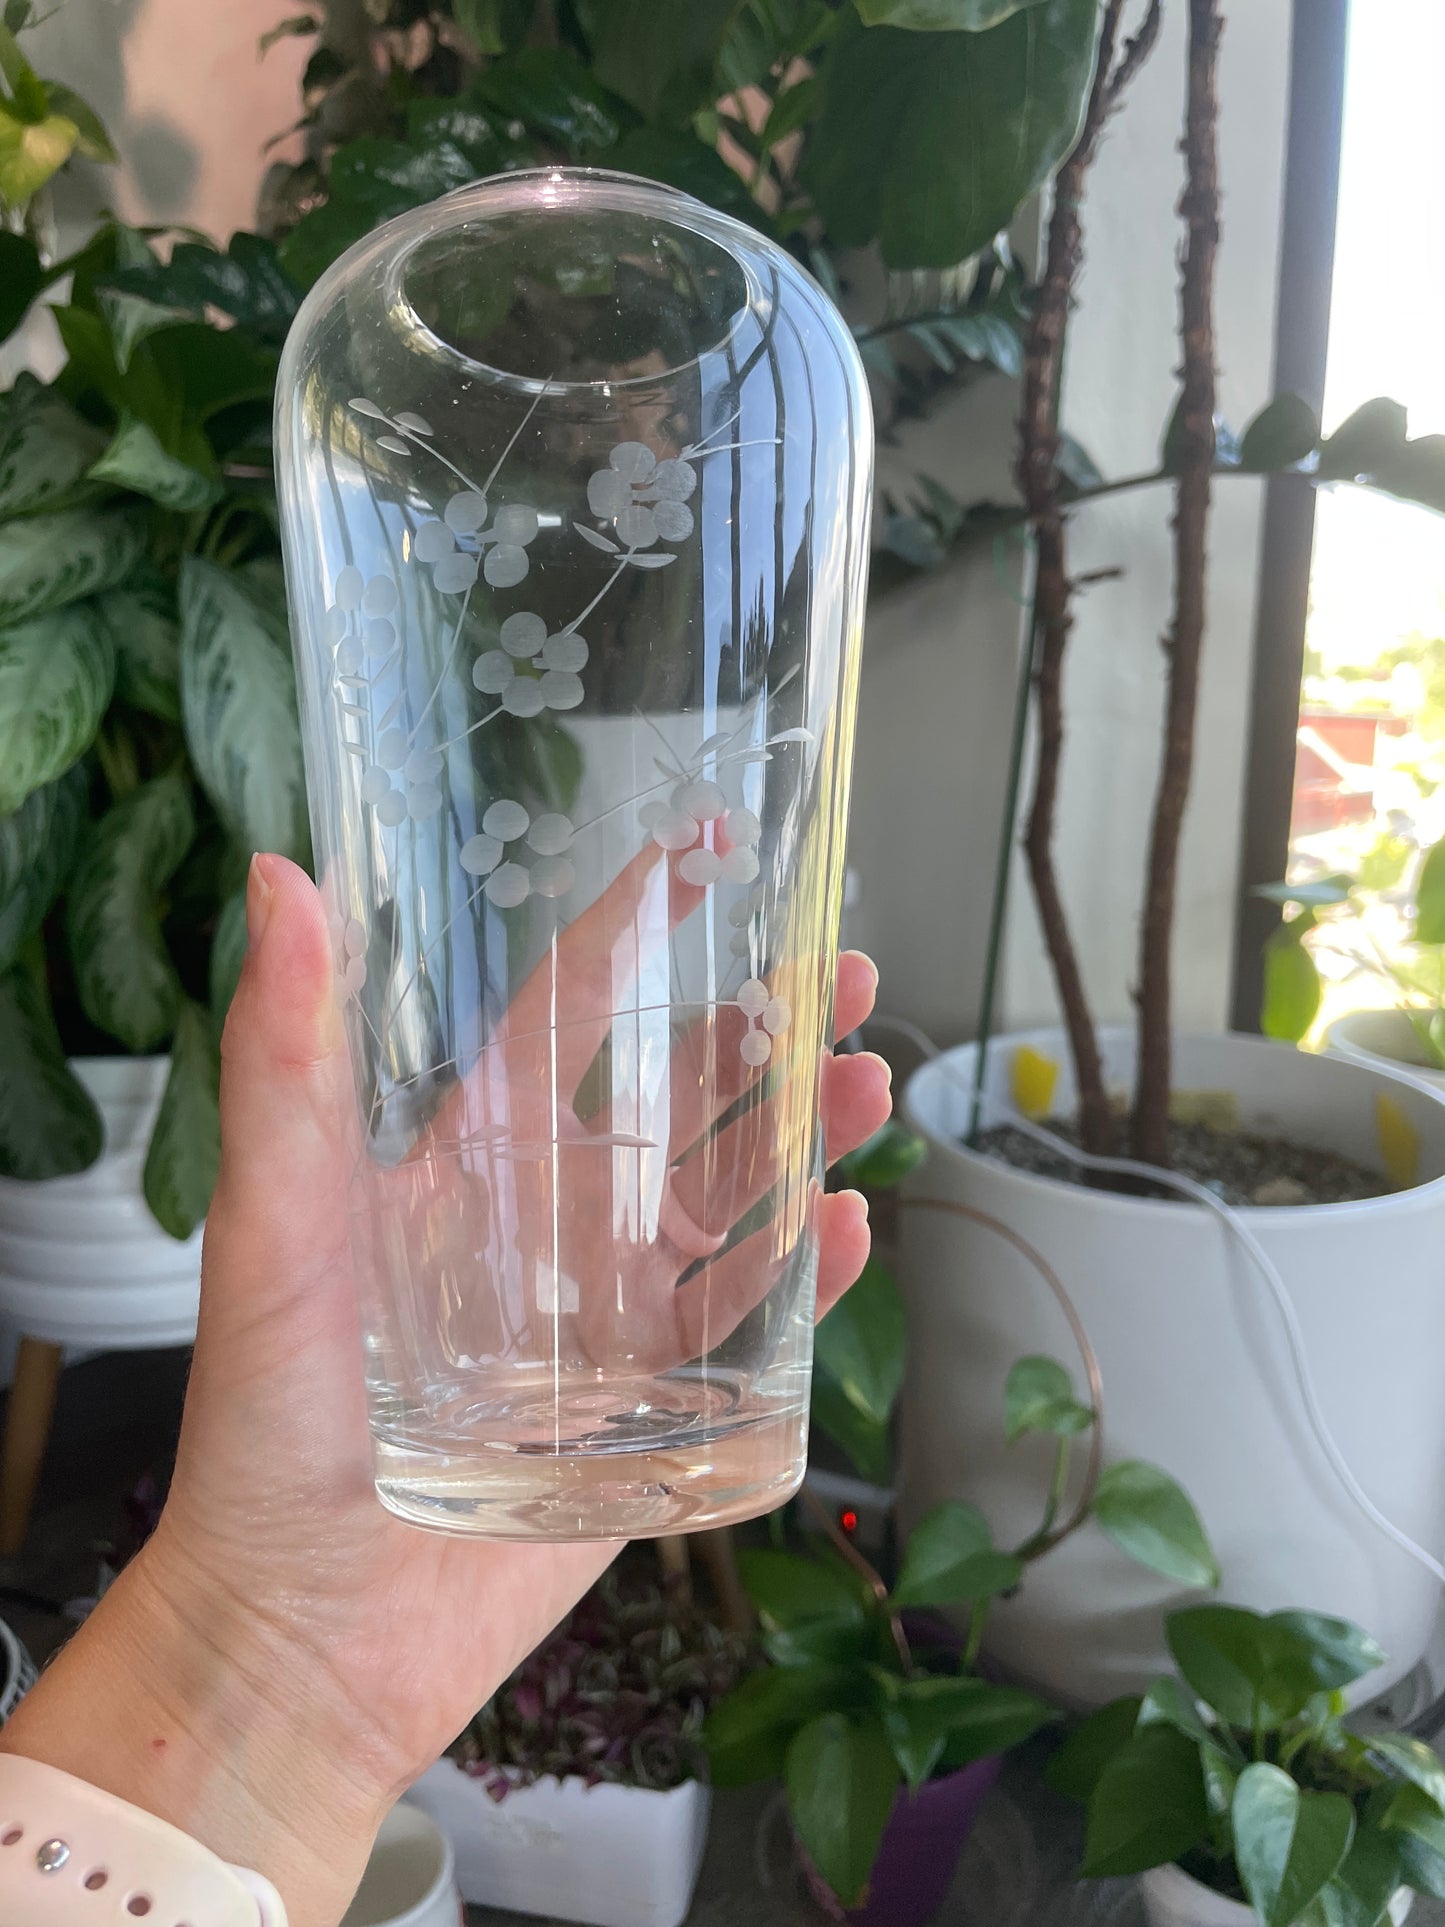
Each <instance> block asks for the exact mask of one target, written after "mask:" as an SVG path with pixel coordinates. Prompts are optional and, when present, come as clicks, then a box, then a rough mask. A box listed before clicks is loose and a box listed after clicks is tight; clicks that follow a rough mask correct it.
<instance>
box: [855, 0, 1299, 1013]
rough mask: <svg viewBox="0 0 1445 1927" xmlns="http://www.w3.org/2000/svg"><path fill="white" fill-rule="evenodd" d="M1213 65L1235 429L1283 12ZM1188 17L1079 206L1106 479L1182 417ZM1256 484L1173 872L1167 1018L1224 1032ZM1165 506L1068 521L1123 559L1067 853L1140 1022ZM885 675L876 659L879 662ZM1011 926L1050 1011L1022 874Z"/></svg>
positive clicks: (1267, 226)
mask: <svg viewBox="0 0 1445 1927" xmlns="http://www.w3.org/2000/svg"><path fill="white" fill-rule="evenodd" d="M1226 11H1227V15H1228V19H1227V25H1226V28H1225V34H1224V42H1223V48H1222V56H1221V72H1220V93H1221V103H1222V113H1221V124H1220V133H1219V143H1220V171H1221V180H1222V186H1223V217H1222V226H1223V241H1222V246H1221V249H1220V256H1219V292H1218V334H1219V364H1220V389H1219V397H1220V399H1219V407H1220V413H1221V414H1222V415H1223V416H1224V418H1225V419H1226V420H1227V421H1229V422H1231V423H1233V424H1234V425H1235V426H1237V427H1242V425H1243V423H1244V422H1245V421H1246V420H1247V419H1248V418H1249V416H1251V415H1252V414H1253V413H1254V412H1255V411H1256V410H1257V409H1258V408H1259V407H1260V405H1261V404H1262V403H1263V402H1264V401H1265V400H1266V399H1267V398H1268V395H1269V391H1270V389H1269V385H1270V371H1271V365H1272V359H1273V343H1274V321H1275V292H1276V283H1277V279H1278V260H1279V241H1280V219H1281V211H1282V202H1283V172H1284V147H1285V133H1286V126H1285V122H1286V114H1287V104H1288V54H1289V27H1290V0H1248V4H1247V5H1246V4H1244V0H1234V4H1233V5H1232V6H1228V7H1227V9H1226ZM1183 101H1184V9H1183V8H1182V7H1180V6H1169V7H1166V8H1165V24H1164V30H1163V32H1162V34H1161V37H1160V44H1159V46H1158V47H1157V48H1156V49H1155V52H1154V55H1153V58H1152V59H1151V60H1150V62H1149V64H1148V66H1147V67H1146V68H1145V69H1144V71H1143V73H1142V74H1141V75H1140V77H1139V80H1138V82H1137V84H1136V86H1135V89H1134V91H1133V93H1132V94H1131V96H1130V98H1129V101H1128V103H1127V105H1126V106H1125V107H1124V109H1123V110H1122V111H1121V113H1120V115H1119V117H1118V119H1117V120H1116V121H1115V123H1114V124H1113V126H1112V127H1111V129H1110V130H1109V133H1108V135H1107V137H1106V141H1105V146H1104V148H1103V151H1102V153H1101V155H1100V157H1099V160H1098V163H1097V165H1096V166H1095V169H1094V173H1093V176H1092V179H1091V182H1090V186H1089V191H1088V200H1087V205H1086V208H1085V217H1084V218H1085V229H1086V239H1085V268H1084V274H1083V279H1082V283H1081V288H1080V302H1079V307H1078V311H1077V314H1076V317H1075V320H1074V324H1073V327H1072V330H1071V332H1070V336H1069V347H1068V362H1067V369H1066V374H1065V387H1064V398H1063V419H1064V421H1065V424H1066V426H1067V427H1068V428H1069V429H1070V430H1071V431H1072V432H1073V434H1075V435H1076V436H1077V437H1078V438H1079V440H1080V441H1081V442H1082V443H1083V444H1084V446H1085V447H1086V448H1087V449H1088V450H1089V452H1090V453H1091V454H1092V455H1093V457H1094V459H1095V461H1096V462H1097V463H1098V464H1099V466H1100V467H1101V468H1102V469H1103V471H1104V472H1105V474H1106V475H1110V476H1114V475H1125V474H1130V473H1134V472H1137V471H1141V470H1146V469H1149V468H1151V467H1153V466H1154V465H1155V462H1156V460H1157V454H1158V447H1159V438H1160V434H1161V431H1162V428H1163V425H1164V422H1165V420H1166V419H1167V417H1168V414H1169V411H1170V409H1171V408H1172V406H1173V399H1174V394H1175V377H1174V370H1175V368H1176V367H1177V363H1178V353H1177V348H1176V344H1175V340H1174V327H1175V298H1176V294H1175V280H1174V274H1173V271H1172V270H1173V262H1174V258H1175V251H1176V249H1177V246H1178V241H1179V233H1180V229H1179V223H1178V221H1177V218H1176V216H1175V212H1174V203H1175V199H1176V197H1177V194H1178V191H1179V187H1180V183H1181V178H1182V161H1181V158H1180V155H1179V153H1178V141H1179V130H1180V126H1181V121H1182V115H1183ZM1262 493H1263V491H1262V485H1261V484H1260V483H1257V482H1254V481H1247V480H1226V481H1224V482H1222V483H1220V484H1219V485H1218V487H1217V488H1216V491H1215V504H1214V518H1213V524H1212V528H1211V533H1210V540H1209V548H1210V558H1211V567H1210V581H1209V597H1210V606H1209V627H1208V634H1207V638H1206V648H1205V659H1204V673H1203V687H1202V692H1201V703H1200V712H1199V731H1198V749H1197V755H1196V764H1195V780H1194V791H1193V801H1192V804H1191V807H1190V811H1189V816H1188V819H1187V823H1186V827H1185V836H1184V848H1183V853H1182V860H1181V864H1180V913H1179V919H1178V925H1177V934H1176V944H1175V983H1176V1003H1175V1012H1176V1021H1177V1023H1178V1024H1179V1026H1180V1027H1181V1028H1190V1027H1200V1028H1204V1027H1207V1028H1222V1027H1223V1026H1224V1024H1225V1022H1226V1013H1227V1007H1228V995H1229V978H1230V968H1231V948H1232V944H1233V936H1234V914H1235V891H1236V864H1237V853H1238V845H1239V830H1240V805H1241V798H1242V791H1243V759H1244V741H1245V723H1246V710H1247V705H1248V701H1249V682H1250V658H1251V648H1252V642H1253V632H1254V612H1255V599H1256V595H1255V591H1256V577H1257V574H1258V567H1259V538H1260V524H1261V516H1262ZM1169 507H1170V503H1169V497H1168V494H1167V492H1164V491H1160V490H1149V491H1147V492H1141V493H1139V494H1137V495H1131V496H1127V497H1119V498H1113V499H1110V500H1107V501H1105V502H1101V503H1099V504H1098V505H1097V506H1094V507H1091V508H1089V509H1088V510H1086V511H1083V512H1081V513H1080V514H1078V515H1077V516H1076V517H1075V518H1074V523H1073V535H1072V547H1071V555H1070V563H1071V567H1072V570H1073V572H1074V573H1076V574H1079V573H1084V572H1087V571H1089V570H1091V569H1096V568H1104V567H1109V566H1113V565H1116V564H1117V565H1122V567H1123V568H1124V569H1125V570H1126V571H1127V574H1126V576H1125V579H1124V580H1123V581H1122V582H1112V583H1105V584H1101V585H1099V586H1097V587H1095V588H1092V589H1090V590H1089V591H1088V592H1087V594H1085V595H1084V596H1082V597H1081V598H1080V600H1079V603H1078V621H1077V626H1076V629H1075V632H1074V638H1073V643H1072V646H1071V653H1070V658H1069V668H1068V678H1067V688H1066V702H1067V713H1068V717H1069V726H1070V730H1071V736H1070V741H1069V748H1068V752H1067V760H1066V763H1065V767H1064V776H1063V786H1062V794H1061V798H1060V809H1059V816H1060V835H1059V844H1058V848H1059V858H1060V865H1061V869H1062V873H1063V876H1064V878H1065V882H1066V891H1067V898H1068V902H1069V905H1070V908H1071V910H1072V912H1073V916H1074V920H1075V928H1076V931H1077V935H1078V940H1079V946H1080V950H1081V953H1082V957H1083V963H1084V968H1085V972H1086V976H1087V981H1088V985H1089V989H1090V991H1091V993H1092V996H1093V998H1094V1004H1095V1009H1096V1012H1097V1014H1098V1015H1099V1016H1101V1017H1105V1018H1116V1019H1118V1018H1123V1019H1128V1018H1130V1017H1131V1016H1132V1007H1131V1004H1130V989H1131V985H1132V983H1133V979H1134V967H1135V966H1134V959H1135V952H1136V947H1137V940H1138V912H1139V900H1140V887H1141V881H1142V875H1143V863H1144V849H1145V841H1146V836H1147V827H1148V815H1149V810H1150V807H1151V804H1152V798H1153V792H1154V783H1155V775H1156V768H1157V757H1158V743H1159V720H1160V714H1161V703H1162V695H1163V687H1164V682H1163V678H1164V668H1165V665H1164V658H1163V654H1162V651H1161V649H1160V646H1159V638H1160V636H1161V634H1162V633H1163V630H1164V628H1165V624H1166V621H1167V617H1168V610H1169V594H1170V576H1171V565H1170V548H1169V529H1168V514H1169ZM875 666H876V665H875ZM1016 879H1017V881H1016V887H1015V889H1014V892H1013V897H1012V914H1011V917H1010V924H1009V948H1008V953H1007V957H1008V962H1007V972H1006V987H1007V1014H1008V1017H1009V1020H1010V1021H1011V1022H1015V1023H1021V1024H1022V1023H1029V1022H1033V1021H1037V1020H1040V1019H1044V1020H1049V1019H1052V1018H1053V1016H1054V1014H1055V1004H1054V998H1053V989H1052V983H1051V980H1050V978H1049V975H1048V970H1047V965H1046V962H1045V959H1044V957H1043V954H1042V950H1041V945H1040V940H1039V934H1038V926H1037V921H1036V919H1035V917H1034V913H1033V906H1032V904H1031V902H1030V901H1029V900H1028V892H1027V886H1026V883H1025V880H1024V878H1023V874H1022V869H1021V867H1019V868H1018V869H1017V871H1016Z"/></svg>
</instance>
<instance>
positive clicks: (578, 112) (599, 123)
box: [472, 47, 632, 160]
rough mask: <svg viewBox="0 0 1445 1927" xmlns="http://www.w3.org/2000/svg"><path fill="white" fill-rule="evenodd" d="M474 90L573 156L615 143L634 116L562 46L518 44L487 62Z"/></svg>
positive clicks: (478, 96) (499, 110)
mask: <svg viewBox="0 0 1445 1927" xmlns="http://www.w3.org/2000/svg"><path fill="white" fill-rule="evenodd" d="M472 91H473V95H474V96H475V98H476V99H478V100H480V101H482V102H483V103H484V104H485V105H486V106H488V107H490V108H493V109H494V110H495V111H496V112H497V113H498V114H500V115H502V116H503V117H504V119H506V120H508V121H520V122H521V123H522V125H523V126H524V127H525V128H526V129H527V130H528V132H529V133H531V134H533V135H540V136H541V137H542V138H543V139H545V140H548V141H555V142H556V143H557V144H558V146H560V147H564V148H565V149H566V150H567V152H568V154H569V155H570V156H571V158H572V159H573V160H582V159H585V158H586V157H587V156H588V155H589V154H598V153H601V152H602V151H603V150H604V149H605V148H609V147H611V146H613V145H614V143H615V142H616V141H617V140H618V139H619V138H620V137H621V135H622V132H623V128H624V126H625V125H626V124H627V123H629V122H630V121H631V119H632V116H631V115H630V114H629V113H628V112H627V110H626V108H625V107H623V105H622V103H621V102H620V101H618V100H616V99H614V98H613V97H612V96H611V95H610V94H609V93H608V92H607V90H606V89H605V88H603V87H599V86H598V84H597V82H596V80H595V79H594V78H593V76H592V75H591V74H590V73H589V72H588V71H587V69H586V68H585V67H584V66H583V65H582V62H581V61H580V60H579V59H578V58H577V56H576V55H575V54H574V53H571V52H569V51H568V50H567V49H566V48H564V47H522V48H520V49H519V50H518V51H517V52H516V53H514V54H511V55H509V56H508V58H507V59H505V60H499V61H497V62H495V63H494V64H493V65H492V66H490V67H488V68H487V69H486V70H485V72H483V73H482V74H481V75H480V76H479V77H478V79H477V82H476V84H475V86H474V88H473V90H472Z"/></svg>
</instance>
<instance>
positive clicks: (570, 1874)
mask: <svg viewBox="0 0 1445 1927" xmlns="http://www.w3.org/2000/svg"><path fill="white" fill-rule="evenodd" d="M408 1798H409V1799H411V1800H414V1801H415V1802H416V1804H417V1805H418V1806H419V1807H422V1808H423V1809H424V1810H425V1811H426V1812H427V1813H429V1814H430V1815H431V1816H432V1818H433V1819H434V1820H435V1821H436V1822H437V1824H438V1825H439V1826H441V1827H442V1828H443V1829H444V1830H445V1831H446V1833H447V1834H449V1835H450V1837H451V1842H452V1846H453V1848H454V1849H455V1852H456V1860H457V1880H458V1884H459V1885H460V1887H461V1890H462V1898H463V1899H464V1900H466V1901H468V1902H470V1903H471V1904H473V1905H476V1906H484V1907H499V1908H502V1909H506V1908H511V1909H512V1910H513V1911H515V1912H517V1913H522V1914H545V1915H550V1916H552V1917H554V1918H556V1919H559V1920H576V1921H583V1922H587V1923H590V1927H678V1924H679V1922H680V1921H681V1920H682V1918H683V1916H684V1915H685V1914H686V1912H687V1910H688V1907H689V1905H690V1904H691V1901H692V1890H693V1887H694V1886H695V1885H696V1883H697V1873H698V1868H699V1867H700V1866H701V1864H702V1853H703V1847H704V1845H705V1844H706V1841H707V1822H708V1813H709V1811H710V1808H711V1803H712V1795H711V1792H710V1790H709V1789H708V1788H707V1787H705V1786H703V1785H702V1784H701V1782H699V1781H696V1780H689V1781H688V1782H687V1783H686V1784H685V1785H684V1786H680V1787H676V1788H674V1789H673V1791H672V1792H670V1793H653V1792H650V1791H647V1790H646V1789H644V1788H641V1787H623V1786H595V1787H588V1786H587V1785H586V1784H585V1782H584V1781H582V1780H580V1779H566V1780H551V1779H549V1780H539V1781H538V1782H537V1784H536V1785H535V1786H529V1787H518V1788H516V1789H515V1790H514V1791H513V1792H511V1793H509V1794H508V1795H507V1797H506V1799H505V1800H503V1801H501V1802H500V1803H499V1802H497V1801H495V1800H493V1799H492V1798H491V1796H490V1795H489V1794H488V1792H487V1791H486V1789H485V1787H484V1786H483V1785H482V1783H481V1781H480V1780H478V1779H475V1778H474V1777H473V1776H472V1775H471V1774H468V1773H464V1772H462V1770H461V1769H460V1767H457V1766H455V1765H454V1764H453V1763H452V1762H451V1761H450V1760H438V1761H437V1763H436V1765H435V1766H433V1767H429V1768H428V1769H427V1771H426V1772H425V1773H424V1774H423V1775H422V1777H421V1779H420V1780H418V1781H417V1783H416V1785H415V1786H414V1787H413V1788H412V1790H411V1793H410V1794H409V1795H408Z"/></svg>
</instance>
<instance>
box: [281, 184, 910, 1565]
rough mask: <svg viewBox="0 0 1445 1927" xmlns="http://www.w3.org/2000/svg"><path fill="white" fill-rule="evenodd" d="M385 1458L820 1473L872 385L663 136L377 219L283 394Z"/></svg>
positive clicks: (707, 1520)
mask: <svg viewBox="0 0 1445 1927" xmlns="http://www.w3.org/2000/svg"><path fill="white" fill-rule="evenodd" d="M277 456H278V473H279V477H280V487H281V499H282V511H283V520H284V535H285V548H286V574H287V582H288V590H289V596H290V609H291V625H292V633H293V636H294V640H295V651H296V660H297V672H298V679H299V686H300V699H301V711H302V721H303V732H304V737H305V746H306V775H307V786H308V791H309V796H310V807H311V817H312V829H313V839H314V845H315V855H316V865H317V876H318V879H319V881H320V883H321V887H322V891H323V896H324V898H325V901H326V904H327V911H328V915H329V917H330V920H331V927H332V931H333V935H334V940H335V957H336V973H337V982H338V994H339V995H340V997H341V998H342V999H343V1002H344V1020H345V1027H346V1034H347V1039H348V1044H349V1049H350V1055H351V1063H352V1066H353V1070H354V1081H355V1093H356V1109H355V1130H356V1145H355V1169H354V1175H353V1176H352V1178H351V1181H350V1182H351V1195H350V1211H351V1226H352V1242H353V1256H354V1267H355V1273H356V1279H357V1287H358V1292H359V1298H360V1306H361V1323H362V1331H363V1341H364V1352H365V1373H366V1385H367V1395H368V1406H369V1414H370V1423H371V1430H372V1436H373V1441H374V1449H375V1462H376V1482H377V1489H378V1492H379V1493H380V1496H381V1498H382V1501H383V1502H384V1503H385V1504H386V1505H387V1506H388V1507H390V1508H391V1510H392V1511H394V1512H396V1513H398V1514H400V1515H401V1516H402V1517H403V1518H406V1519H410V1520H413V1521H415V1522H417V1523H419V1524H423V1525H430V1526H436V1527H441V1528H444V1529H446V1530H450V1531H457V1532H468V1533H477V1534H482V1535H486V1536H492V1537H507V1538H527V1539H541V1538H548V1539H555V1538H567V1539H576V1538H581V1539H597V1538H609V1537H613V1536H623V1535H627V1536H633V1535H639V1534H640V1535H650V1534H659V1533H673V1532H678V1531H680V1530H684V1529H691V1528H694V1527H701V1526H709V1525H718V1524H721V1523H724V1522H726V1521H728V1520H733V1519H738V1518H743V1517H746V1516H748V1515H751V1514H753V1513H757V1512H761V1511H764V1510H766V1509H768V1508H769V1507H771V1506H773V1505H775V1504H777V1503H779V1502H780V1501H781V1500H782V1499H784V1498H785V1497H787V1496H788V1495H789V1494H790V1493H791V1492H792V1491H794V1490H795V1488H796V1487H797V1484H798V1482H799V1480H800V1479H801V1477H802V1472H803V1465H804V1458H805V1451H806V1438H807V1412H808V1382H809V1374H810V1368H811V1355H812V1319H813V1299H814V1285H815V1275H816V1259H817V1204H818V1198H819V1195H820V1187H821V1183H822V1177H823V1146H822V1142H821V1135H820V1131H819V1098H820V1075H821V1065H822V1062H823V1056H824V1051H825V1049H826V1046H827V1045H828V1043H829V1041H830V1038H829V1029H830V1023H831V1003H832V991H833V978H834V970H835V963H836V946H837V925H838V916H839V909H840V904H841V897H842V888H843V856H844V834H845V827H846V818H847V803H848V783H849V764H850V757H851V752H852V736H853V721H854V708H855V700H856V691H857V677H858V651H859V641H860V631H861V625H862V618H863V602H864V591H865V576H866V559H867V523H868V510H869V491H870V476H871V461H872V428H871V419H870V412H869V403H868V397H867V391H866V386H865V383H864V380H863V376H862V371H861V367H860V364H859V360H858V356H857V353H856V351H855V349H854V346H853V342H852V339H851V337H850V335H849V333H848V331H847V329H846V327H845V326H844V325H843V323H842V321H841V320H840V318H839V316H838V315H837V313H836V312H835V310H834V309H833V307H832V306H831V304H830V303H829V301H828V300H827V298H826V297H825V296H824V295H823V293H822V292H821V291H820V290H819V288H818V287H817V286H816V285H815V283H814V282H813V281H812V280H811V279H810V278H809V277H808V276H807V275H806V274H805V273H804V272H803V271H802V270H801V269H800V268H799V266H798V264H797V263H796V262H795V261H794V260H793V259H792V258H791V257H790V256H789V255H787V254H786V253H785V252H783V251H782V250H781V249H780V248H778V247H776V246H774V245H773V244H772V243H771V242H769V241H768V240H766V239H764V238H763V237H762V236H761V235H759V234H757V233H755V232H754V231H753V230H752V229H751V228H748V227H746V226H744V225H742V224H741V223H739V222H737V221H734V220H730V219H728V218H727V217H725V216H724V215H721V214H719V213H716V212H714V211H713V210H712V209H710V208H708V207H705V206H703V205H702V204H701V203H699V202H697V201H694V200H692V199H691V198H690V197H688V196H686V195H683V194H680V193H676V192H673V191H671V190H669V189H665V188H661V187H659V186H657V185H655V184H653V183H650V182H646V181H641V180H633V179H631V178H629V177H625V176H619V175H615V174H605V173H598V172H592V171H585V170H570V169H560V170H545V171H538V172H529V173H517V174H509V175H505V176H501V177H498V178H496V179H494V180H488V181H483V182H480V183H478V184H477V185H476V186H473V187H469V188H466V189H463V190H461V191H459V192H457V193H455V194H451V195H448V196H447V197H446V198H445V199H443V200H440V201H437V202H435V203H434V204H433V205H431V206H429V207H425V208H421V209H418V210H417V211H416V212H414V213H410V214H405V215H402V216H401V217H399V218H398V219H396V220H394V221H391V222H389V223H388V224H387V225H386V226H384V227H382V228H380V229H379V230H378V231H377V232H376V233H374V234H372V235H371V236H370V237H369V238H368V239H366V240H365V241H363V242H361V243H360V244H358V245H357V246H356V247H355V248H353V249H352V250H351V251H350V253H348V254H347V255H345V256H344V257H343V258H342V259H341V260H340V261H339V262H337V263H336V265H335V266H334V267H332V268H331V269H330V270H329V271H328V273H327V274H326V275H325V276H324V277H323V278H322V280H321V281H320V282H319V283H318V284H317V286H316V287H315V288H314V289H313V291H312V292H311V294H310V296H309V297H308V299H307V301H306V303H305V305H304V306H303V308H302V310H301V313H300V315H299V316H298V318H297V321H296V324H295V327H294V329H293V331H292V333H291V336H290V339H289V341H288V343H287V347H286V352H285V357H284V360H283V363H282V368H281V377H280V384H279V390H278V402H277Z"/></svg>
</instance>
